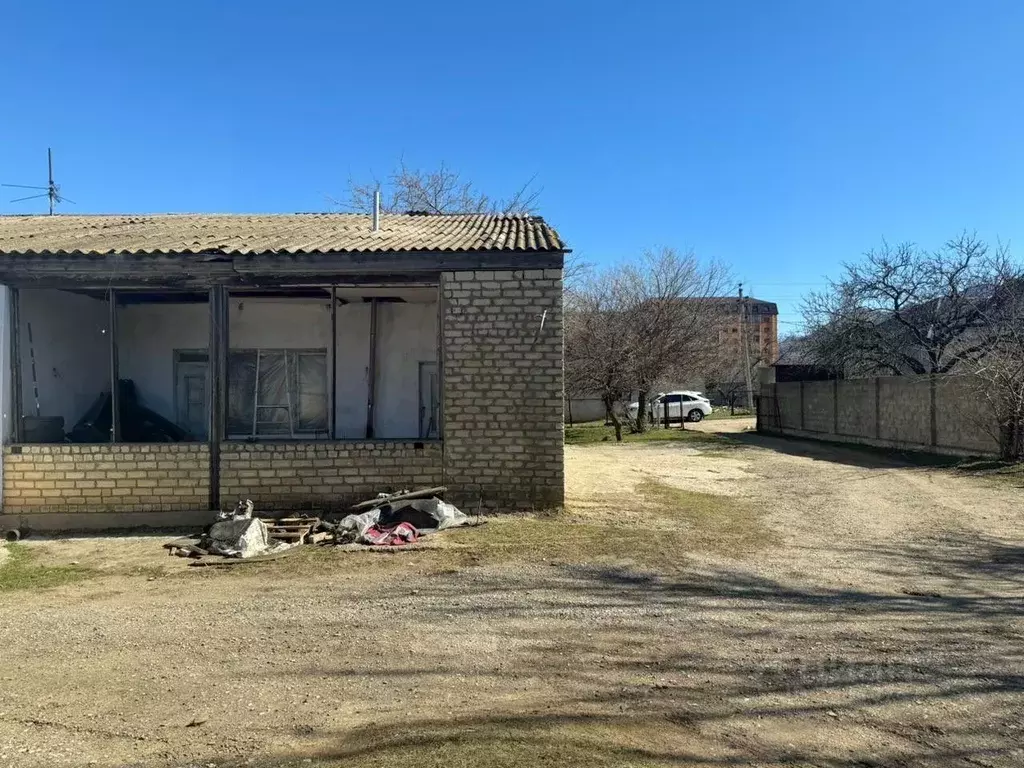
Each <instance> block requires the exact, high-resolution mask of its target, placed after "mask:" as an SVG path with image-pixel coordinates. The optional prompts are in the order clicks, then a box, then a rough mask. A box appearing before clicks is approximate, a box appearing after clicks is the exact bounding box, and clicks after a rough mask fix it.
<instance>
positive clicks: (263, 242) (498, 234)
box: [0, 213, 568, 255]
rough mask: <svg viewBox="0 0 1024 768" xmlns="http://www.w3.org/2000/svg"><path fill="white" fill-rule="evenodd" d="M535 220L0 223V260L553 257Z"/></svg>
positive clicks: (35, 219) (240, 217)
mask: <svg viewBox="0 0 1024 768" xmlns="http://www.w3.org/2000/svg"><path fill="white" fill-rule="evenodd" d="M563 250H568V248H567V247H566V245H565V243H563V242H562V240H561V239H560V238H559V236H558V233H557V232H555V230H554V229H552V228H551V227H550V226H548V224H547V223H546V222H545V221H544V219H542V218H540V217H539V216H502V215H490V214H450V215H426V214H383V215H382V216H381V219H380V230H379V231H378V232H371V231H370V216H369V215H367V214H356V213H306V214H260V215H248V214H205V213H202V214H192V213H185V214H155V215H149V214H136V215H92V216H65V215H56V216H0V254H15V253H18V254H26V255H40V254H94V255H101V254H110V253H130V254H136V255H145V254H169V253H178V254H196V253H202V254H224V255H230V254H236V255H257V254H266V253H272V254H273V253H278V254H298V253H396V252H422V251H432V252H445V253H456V252H470V251H505V252H517V251H521V252H555V251H563Z"/></svg>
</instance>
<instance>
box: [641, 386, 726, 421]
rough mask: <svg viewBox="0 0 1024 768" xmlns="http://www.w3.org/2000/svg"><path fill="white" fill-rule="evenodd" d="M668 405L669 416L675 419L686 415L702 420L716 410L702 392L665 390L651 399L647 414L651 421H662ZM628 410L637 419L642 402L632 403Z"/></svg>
mask: <svg viewBox="0 0 1024 768" xmlns="http://www.w3.org/2000/svg"><path fill="white" fill-rule="evenodd" d="M666 405H668V417H669V419H670V420H673V421H679V420H680V419H682V418H684V417H685V419H686V420H687V421H701V420H702V419H703V418H704V417H705V416H709V415H711V412H712V411H713V410H714V409H713V408H712V407H711V401H710V400H708V399H707V398H706V397H704V395H703V393H701V392H692V391H689V390H682V391H678V392H663V393H661V394H660V395H658V396H657V397H655V398H654V399H653V400H651V403H650V405H649V406H648V411H647V415H648V417H649V418H650V419H651V421H660V420H662V419H664V418H665V406H666ZM627 410H628V411H629V417H630V418H631V419H635V418H636V415H637V412H638V411H639V410H640V404H639V403H630V404H629V407H628V409H627Z"/></svg>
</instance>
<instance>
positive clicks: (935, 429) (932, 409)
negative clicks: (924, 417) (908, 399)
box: [928, 373, 939, 447]
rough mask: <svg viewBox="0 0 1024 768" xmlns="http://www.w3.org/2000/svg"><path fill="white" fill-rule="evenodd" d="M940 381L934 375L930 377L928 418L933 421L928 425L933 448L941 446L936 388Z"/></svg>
mask: <svg viewBox="0 0 1024 768" xmlns="http://www.w3.org/2000/svg"><path fill="white" fill-rule="evenodd" d="M937 384H938V380H937V378H936V375H935V374H934V373H933V374H931V375H929V376H928V411H929V413H928V416H929V418H930V419H931V423H930V424H929V425H928V426H929V427H930V428H931V439H932V447H934V446H936V445H938V444H939V412H938V408H937V407H936V406H937V400H938V396H937V393H936V391H935V390H936V386H937Z"/></svg>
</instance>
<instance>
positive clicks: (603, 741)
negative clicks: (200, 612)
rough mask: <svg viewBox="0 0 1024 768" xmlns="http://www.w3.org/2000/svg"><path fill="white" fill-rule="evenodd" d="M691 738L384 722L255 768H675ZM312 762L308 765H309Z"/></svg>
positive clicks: (490, 723)
mask: <svg viewBox="0 0 1024 768" xmlns="http://www.w3.org/2000/svg"><path fill="white" fill-rule="evenodd" d="M692 738H693V737H692V734H691V733H688V732H687V730H686V729H685V728H683V727H682V726H680V725H678V724H676V723H674V722H672V721H670V720H667V719H659V718H649V719H645V720H643V721H641V720H639V719H634V720H630V719H627V718H613V717H595V716H587V715H558V714H551V713H544V714H532V713H531V714H525V713H524V714H518V715H511V716H500V715H493V716H491V717H481V718H473V719H467V720H463V721H459V720H455V721H454V722H440V721H438V722H436V723H417V722H411V723H408V722H407V723H402V724H401V727H395V726H394V725H392V724H390V723H387V724H381V725H371V726H368V727H365V728H362V729H360V730H359V731H358V732H356V733H352V734H346V736H345V738H344V740H343V741H342V742H341V743H339V744H338V745H337V747H335V748H331V747H328V748H327V749H325V750H323V751H322V752H321V753H320V754H318V755H315V756H314V757H312V759H311V760H310V758H304V759H303V758H286V759H284V760H281V761H271V762H266V763H258V764H257V765H258V766H259V768H293V767H294V768H300V766H301V767H302V768H307V767H310V766H311V767H312V768H340V767H341V766H346V768H470V767H471V766H472V768H499V766H501V767H502V768H504V767H505V766H512V765H521V766H568V767H570V768H574V767H576V766H579V767H580V768H582V767H583V766H587V767H590V766H592V767H593V768H653V766H668V765H680V763H681V761H682V760H683V758H684V756H685V755H687V754H688V749H687V748H692ZM307 760H310V762H306V761H307Z"/></svg>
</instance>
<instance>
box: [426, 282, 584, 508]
mask: <svg viewBox="0 0 1024 768" xmlns="http://www.w3.org/2000/svg"><path fill="white" fill-rule="evenodd" d="M441 293H442V360H443V375H444V412H443V423H444V438H445V463H444V476H445V484H446V485H448V486H450V487H451V488H452V492H451V493H450V494H449V495H450V498H451V499H452V500H453V501H454V502H455V503H456V504H459V505H461V506H462V507H463V508H465V509H467V510H472V511H476V510H477V509H483V510H486V511H494V512H501V511H510V510H515V509H545V508H552V507H559V506H561V505H562V503H563V500H564V477H563V461H562V438H563V433H562V429H563V426H562V409H563V397H562V394H563V390H562V386H563V379H562V271H561V269H544V270H525V271H522V270H518V271H497V272H495V271H475V272H447V273H444V274H443V275H442V279H441ZM542 318H543V327H542V325H541V319H542Z"/></svg>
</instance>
